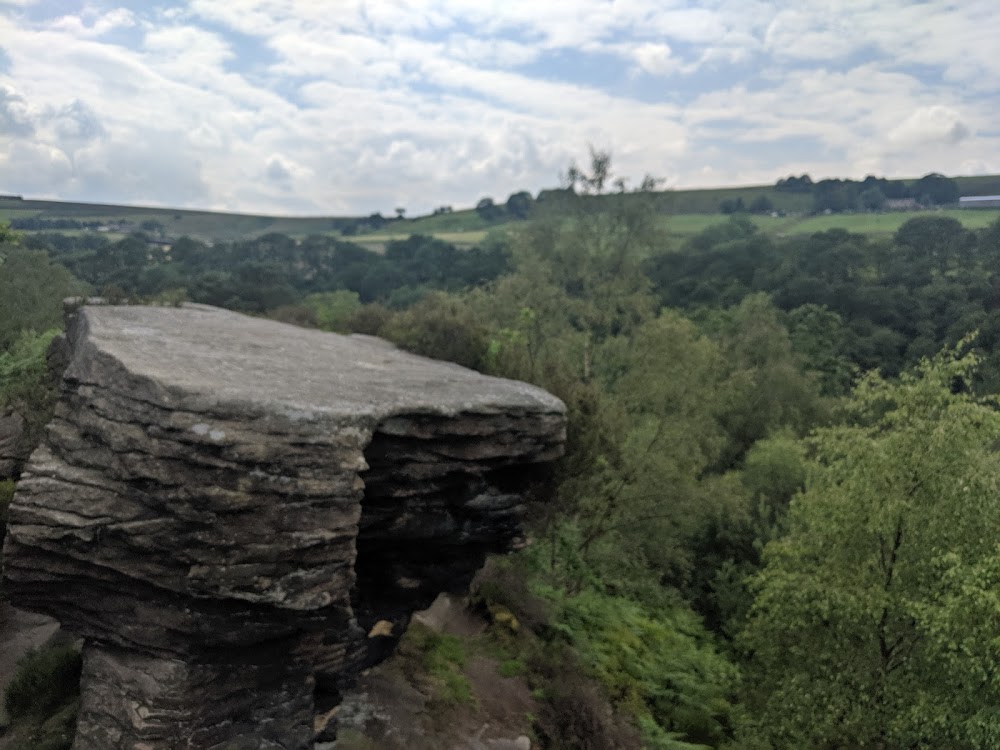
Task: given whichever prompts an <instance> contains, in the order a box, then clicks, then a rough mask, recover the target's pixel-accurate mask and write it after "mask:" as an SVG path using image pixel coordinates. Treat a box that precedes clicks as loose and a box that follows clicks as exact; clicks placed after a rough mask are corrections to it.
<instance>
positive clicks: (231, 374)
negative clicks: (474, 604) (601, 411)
mask: <svg viewBox="0 0 1000 750" xmlns="http://www.w3.org/2000/svg"><path fill="white" fill-rule="evenodd" d="M67 338H68V343H69V352H70V360H69V364H68V367H67V369H66V371H65V375H64V379H63V383H62V397H61V400H60V402H59V404H58V406H57V408H56V413H55V417H54V418H53V421H52V422H51V424H50V425H49V426H48V428H47V432H46V436H45V439H44V441H43V443H42V445H41V446H40V447H38V449H37V450H36V451H35V452H34V454H33V455H32V457H31V459H30V461H29V463H28V465H27V466H26V467H25V470H24V473H23V475H22V479H21V482H20V484H19V486H18V490H17V494H16V496H15V498H14V501H13V503H12V505H11V508H10V523H9V533H8V535H7V540H6V544H5V547H4V555H5V578H6V581H5V586H6V588H7V591H8V592H9V595H10V598H11V600H12V602H13V603H14V604H15V605H16V606H18V607H21V608H24V609H28V610H32V611H35V612H40V613H44V614H47V615H51V616H53V617H56V618H57V619H58V620H60V621H61V623H62V625H63V627H64V628H65V629H67V630H69V631H71V632H73V633H76V634H78V635H80V636H82V637H83V638H84V639H85V647H84V668H83V678H82V684H81V687H82V698H81V710H80V720H79V727H78V731H77V739H76V744H75V745H74V747H75V748H77V749H78V750H112V749H117V748H122V749H124V748H130V749H133V748H149V749H152V748H283V749H288V750H291V749H295V750H299V749H300V748H311V747H312V746H313V743H314V742H316V741H322V740H324V739H329V738H330V737H329V732H328V730H327V729H325V725H326V721H327V720H328V719H329V717H331V716H333V715H334V714H335V711H333V710H332V709H334V707H335V706H336V703H337V701H338V700H339V691H340V690H341V689H342V687H343V686H344V685H345V684H346V683H348V682H349V681H350V680H351V678H352V677H353V676H354V675H355V674H357V672H358V671H359V670H361V669H363V668H364V667H365V666H367V665H370V664H372V663H375V662H376V661H378V660H379V659H381V658H384V657H385V656H386V655H387V654H388V653H389V651H390V650H391V647H392V646H393V645H394V643H395V641H396V639H398V637H399V635H400V634H401V633H402V631H403V629H404V628H405V626H406V623H407V622H408V618H409V616H410V614H411V613H412V612H413V611H414V610H416V609H420V608H423V607H425V606H427V605H428V604H429V603H430V602H431V601H432V600H433V598H434V597H435V596H436V595H437V594H438V593H439V592H441V591H443V590H451V591H459V590H463V589H464V588H465V587H466V586H467V584H468V582H469V580H470V578H471V576H472V575H473V573H474V572H475V571H476V570H477V569H478V567H479V566H480V565H481V564H482V562H483V560H484V558H485V555H486V554H488V553H490V552H497V551H502V550H505V549H508V548H509V546H510V545H511V543H512V541H513V540H515V539H516V537H517V535H518V533H519V522H520V520H521V518H522V515H523V512H524V509H525V502H526V498H527V496H528V494H529V493H530V492H532V490H533V488H535V487H539V486H541V483H542V482H544V479H545V477H546V474H547V469H548V467H549V465H550V463H551V462H552V461H553V460H554V459H555V458H557V457H558V456H559V455H560V454H561V452H562V449H563V441H564V438H565V418H564V407H563V405H562V403H561V402H560V401H559V400H558V399H556V398H554V397H552V396H551V395H549V394H547V393H546V392H544V391H542V390H540V389H538V388H535V387H532V386H529V385H526V384H524V383H518V382H514V381H507V380H501V379H497V378H490V377H486V376H483V375H480V374H478V373H475V372H472V371H469V370H466V369H463V368H461V367H458V366H456V365H451V364H447V363H442V362H435V361H432V360H428V359H425V358H421V357H417V356H414V355H410V354H406V353H404V352H401V351H399V350H397V349H396V348H394V347H392V346H391V345H389V344H387V343H385V342H382V341H380V340H378V339H372V338H368V337H357V336H351V337H347V336H337V335H335V334H327V333H321V332H317V331H308V330H304V329H299V328H295V327H292V326H287V325H283V324H279V323H275V322H271V321H266V320H261V319H255V318H249V317H245V316H241V315H237V314H235V313H230V312H226V311H223V310H218V309H214V308H208V307H203V306H185V307H182V308H154V307H115V306H108V307H83V308H81V309H80V310H79V311H78V312H77V313H76V314H75V315H74V316H71V321H70V324H69V326H68V329H67Z"/></svg>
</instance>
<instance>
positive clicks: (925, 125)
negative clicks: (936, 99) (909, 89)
mask: <svg viewBox="0 0 1000 750" xmlns="http://www.w3.org/2000/svg"><path fill="white" fill-rule="evenodd" d="M971 134H972V133H971V131H970V129H969V126H968V125H966V124H965V122H963V120H962V116H961V114H960V113H959V112H957V111H956V110H954V109H952V108H951V107H945V106H941V105H937V104H935V105H932V106H930V107H921V108H920V109H918V110H917V111H915V112H914V113H913V114H912V115H910V116H909V117H907V118H906V119H905V120H903V122H901V123H900V124H899V125H897V126H896V127H895V128H893V129H892V130H890V131H889V140H890V141H891V142H893V143H894V144H898V145H899V146H903V147H912V146H921V145H925V144H928V143H947V144H956V143H960V142H961V141H964V140H965V139H966V138H968V137H969V136H970V135H971Z"/></svg>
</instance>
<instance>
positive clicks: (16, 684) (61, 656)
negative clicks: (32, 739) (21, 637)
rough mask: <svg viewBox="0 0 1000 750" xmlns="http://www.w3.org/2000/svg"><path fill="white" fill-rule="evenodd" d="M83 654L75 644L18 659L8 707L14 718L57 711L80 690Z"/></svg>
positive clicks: (9, 689) (39, 715) (10, 687)
mask: <svg viewBox="0 0 1000 750" xmlns="http://www.w3.org/2000/svg"><path fill="white" fill-rule="evenodd" d="M80 669H81V659H80V653H79V652H78V651H77V650H76V649H75V648H73V647H72V646H53V647H50V648H43V649H41V650H38V651H31V652H29V653H28V654H26V655H25V656H24V658H23V659H21V661H19V662H18V665H17V671H16V672H15V673H14V679H13V680H11V682H10V685H8V686H7V692H6V694H5V695H4V708H5V709H6V710H7V714H8V715H9V716H10V718H11V719H12V720H17V719H22V718H38V717H44V716H47V715H49V714H51V713H53V712H54V711H55V710H56V709H58V708H59V707H60V706H62V705H63V704H64V703H67V702H69V701H70V700H72V699H73V698H74V697H75V696H76V694H77V693H78V691H79V689H80Z"/></svg>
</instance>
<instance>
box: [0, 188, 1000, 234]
mask: <svg viewBox="0 0 1000 750" xmlns="http://www.w3.org/2000/svg"><path fill="white" fill-rule="evenodd" d="M953 179H954V180H955V182H956V183H957V184H958V186H959V190H960V192H961V194H962V195H996V194H1000V175H984V176H977V177H955V178H953ZM901 182H904V183H912V182H914V180H903V181H901ZM647 195H649V194H647ZM652 196H653V199H654V200H655V202H656V205H657V209H658V210H659V211H660V212H661V213H662V214H664V215H665V216H670V217H674V219H676V222H675V223H676V228H677V229H681V232H680V233H682V234H684V233H686V232H685V231H684V229H685V228H688V227H691V228H693V227H695V226H697V227H699V228H703V227H704V226H707V225H708V224H711V223H713V222H714V221H716V220H719V219H720V205H721V204H723V203H724V202H726V201H730V202H734V203H735V202H737V201H741V202H742V204H743V205H747V206H749V205H751V204H752V203H753V202H754V201H755V200H758V199H761V198H766V199H767V201H769V203H770V205H771V206H773V209H774V210H775V211H777V212H780V213H784V214H806V213H809V212H810V211H811V210H812V207H813V198H812V196H811V195H810V194H808V193H795V192H786V191H781V190H777V189H776V188H775V186H774V185H757V186H746V187H731V188H709V189H699V190H665V191H660V192H656V193H653V194H652ZM496 200H497V202H498V206H502V205H503V203H502V201H503V200H504V199H503V198H502V197H499V196H498V197H497V198H496ZM588 200H601V199H600V198H589V199H588ZM499 214H500V215H498V216H497V217H495V218H492V219H486V218H484V217H483V216H482V215H480V213H477V211H476V210H475V209H471V208H470V209H465V210H459V211H452V212H448V213H440V214H436V215H430V216H419V217H415V218H412V219H396V218H388V217H382V216H380V215H379V214H373V215H372V216H368V217H365V216H353V217H351V216H340V217H336V216H317V217H288V216H268V215H260V214H240V213H226V212H222V211H197V210H191V209H183V208H151V207H144V206H120V205H109V204H101V203H71V202H64V201H48V200H32V199H30V198H28V199H21V198H19V197H17V196H10V195H0V221H10V220H14V219H22V220H27V219H34V220H36V221H35V222H23V223H27V224H32V225H35V226H29V227H28V228H26V229H25V231H58V232H61V233H64V234H66V233H70V234H72V233H74V232H81V231H101V232H106V233H108V234H110V235H112V236H121V235H124V234H128V233H130V232H133V231H145V232H147V233H148V234H149V235H150V236H152V237H154V238H157V237H160V238H164V239H170V238H176V237H182V236H185V235H186V236H190V237H195V238H197V239H201V240H205V241H220V240H222V241H227V240H236V239H243V238H251V237H259V236H261V235H263V234H268V233H272V232H274V233H279V234H286V235H289V236H292V237H305V236H308V235H311V234H323V235H338V236H341V235H342V236H345V237H351V238H355V239H356V240H357V241H358V242H360V243H362V244H369V245H377V244H380V243H381V242H383V241H384V240H385V238H387V237H405V236H409V235H410V234H414V233H422V234H432V235H435V236H440V237H442V238H443V239H447V240H448V241H450V242H453V243H455V244H458V245H468V244H472V243H475V242H479V241H480V240H481V239H482V238H483V237H484V236H485V232H486V231H487V230H489V229H491V228H496V227H500V226H503V225H505V224H508V223H511V222H512V221H513V219H512V218H511V217H510V216H509V215H507V214H504V213H503V212H502V211H500V212H499ZM826 218H827V219H829V217H826ZM19 223H21V222H19ZM791 223H792V224H796V223H802V222H801V220H800V221H799V222H791ZM825 223H826V224H830V223H831V222H830V221H827V222H825ZM832 223H833V224H834V225H836V226H845V227H847V228H853V224H854V223H857V224H858V225H859V228H858V229H856V230H855V231H866V229H864V228H861V225H862V224H871V223H873V222H871V221H867V222H855V221H853V220H851V219H850V217H849V216H846V215H845V216H844V217H843V219H841V220H839V221H838V220H834V221H833V222H832ZM874 223H875V224H878V226H879V227H880V228H881V227H883V226H889V225H895V224H897V223H898V222H896V221H895V220H894V219H886V220H883V221H881V222H874ZM972 223H973V224H975V225H981V224H982V223H983V217H979V218H978V219H976V220H974V221H972ZM764 224H765V225H766V224H767V222H766V221H765V222H764ZM783 224H784V225H785V226H783V229H790V226H789V225H788V224H789V223H788V222H783ZM806 224H807V225H808V222H806ZM792 231H794V230H792ZM869 231H870V230H869ZM875 231H878V230H875Z"/></svg>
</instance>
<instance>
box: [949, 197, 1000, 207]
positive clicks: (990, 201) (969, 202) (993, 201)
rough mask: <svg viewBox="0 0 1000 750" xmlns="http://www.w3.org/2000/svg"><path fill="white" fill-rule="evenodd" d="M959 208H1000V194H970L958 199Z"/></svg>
mask: <svg viewBox="0 0 1000 750" xmlns="http://www.w3.org/2000/svg"><path fill="white" fill-rule="evenodd" d="M958 207H959V208H1000V195H969V196H965V197H963V198H959V199H958Z"/></svg>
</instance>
